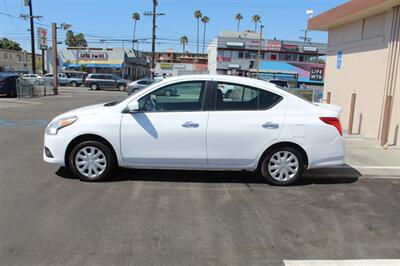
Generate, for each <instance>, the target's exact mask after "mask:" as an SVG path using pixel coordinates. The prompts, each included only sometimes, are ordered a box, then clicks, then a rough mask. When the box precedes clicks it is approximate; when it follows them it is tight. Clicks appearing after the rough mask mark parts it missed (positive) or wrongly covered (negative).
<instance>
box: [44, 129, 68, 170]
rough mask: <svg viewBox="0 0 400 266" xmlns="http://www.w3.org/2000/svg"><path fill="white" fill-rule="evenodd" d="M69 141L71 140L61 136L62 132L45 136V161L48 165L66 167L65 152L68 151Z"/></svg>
mask: <svg viewBox="0 0 400 266" xmlns="http://www.w3.org/2000/svg"><path fill="white" fill-rule="evenodd" d="M69 141H70V140H69V139H67V138H65V136H63V135H62V134H60V132H59V133H58V134H57V135H47V134H45V136H44V147H43V160H44V161H45V162H47V163H52V164H56V165H59V166H65V152H66V150H67V147H68V144H69ZM46 149H47V152H46ZM50 154H51V155H52V156H51V155H50Z"/></svg>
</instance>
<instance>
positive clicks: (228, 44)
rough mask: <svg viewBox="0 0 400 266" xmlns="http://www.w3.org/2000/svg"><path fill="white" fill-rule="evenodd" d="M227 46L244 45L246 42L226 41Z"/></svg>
mask: <svg viewBox="0 0 400 266" xmlns="http://www.w3.org/2000/svg"><path fill="white" fill-rule="evenodd" d="M226 46H231V47H243V46H244V43H243V42H226Z"/></svg>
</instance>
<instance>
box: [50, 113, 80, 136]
mask: <svg viewBox="0 0 400 266" xmlns="http://www.w3.org/2000/svg"><path fill="white" fill-rule="evenodd" d="M76 120H78V117H76V116H70V117H66V118H61V119H58V120H56V121H54V122H53V123H51V124H50V125H49V126H48V127H47V128H46V134H47V135H57V133H58V130H60V129H62V128H63V127H67V126H69V125H71V124H73V123H74V122H75V121H76Z"/></svg>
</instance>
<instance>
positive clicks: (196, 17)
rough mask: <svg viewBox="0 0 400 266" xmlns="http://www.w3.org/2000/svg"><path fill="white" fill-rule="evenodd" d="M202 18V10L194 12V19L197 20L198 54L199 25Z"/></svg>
mask: <svg viewBox="0 0 400 266" xmlns="http://www.w3.org/2000/svg"><path fill="white" fill-rule="evenodd" d="M202 16H203V15H202V14H201V11H200V10H196V11H194V18H195V19H196V20H197V53H199V24H200V19H201V17H202Z"/></svg>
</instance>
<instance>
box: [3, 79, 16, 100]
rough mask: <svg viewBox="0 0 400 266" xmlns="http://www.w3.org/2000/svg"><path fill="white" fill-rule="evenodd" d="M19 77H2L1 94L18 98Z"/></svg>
mask: <svg viewBox="0 0 400 266" xmlns="http://www.w3.org/2000/svg"><path fill="white" fill-rule="evenodd" d="M17 79H18V76H17V75H9V76H0V94H7V96H8V97H17Z"/></svg>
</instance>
